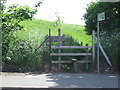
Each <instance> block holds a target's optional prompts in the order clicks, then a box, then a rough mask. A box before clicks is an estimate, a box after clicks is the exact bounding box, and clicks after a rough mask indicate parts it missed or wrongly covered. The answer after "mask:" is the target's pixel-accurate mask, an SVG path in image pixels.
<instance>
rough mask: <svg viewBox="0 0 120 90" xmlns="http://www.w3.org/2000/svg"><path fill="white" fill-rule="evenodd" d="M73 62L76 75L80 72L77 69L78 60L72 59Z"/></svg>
mask: <svg viewBox="0 0 120 90" xmlns="http://www.w3.org/2000/svg"><path fill="white" fill-rule="evenodd" d="M72 62H73V67H74V70H75V73H77V72H78V68H77V63H78V62H77V59H72Z"/></svg>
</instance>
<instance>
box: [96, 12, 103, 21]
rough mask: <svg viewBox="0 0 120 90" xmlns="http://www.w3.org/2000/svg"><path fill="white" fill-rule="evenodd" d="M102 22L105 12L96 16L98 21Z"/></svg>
mask: <svg viewBox="0 0 120 90" xmlns="http://www.w3.org/2000/svg"><path fill="white" fill-rule="evenodd" d="M103 20H105V12H102V13H99V14H98V21H103Z"/></svg>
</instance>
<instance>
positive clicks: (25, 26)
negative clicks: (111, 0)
mask: <svg viewBox="0 0 120 90" xmlns="http://www.w3.org/2000/svg"><path fill="white" fill-rule="evenodd" d="M35 13H36V10H35V9H32V8H29V7H27V6H19V5H13V6H10V7H8V8H7V7H5V6H4V5H3V12H2V35H3V37H2V38H3V41H2V51H3V53H2V68H3V71H21V72H23V71H35V70H39V71H43V70H44V69H45V68H47V69H48V67H49V65H50V62H49V60H50V58H51V57H50V56H49V51H48V48H47V47H44V46H43V47H42V48H40V49H39V50H37V52H36V53H34V51H35V49H36V48H37V47H38V46H39V45H40V43H41V42H42V41H43V40H44V37H45V35H46V34H48V29H49V28H50V29H51V30H52V35H53V36H54V35H57V29H58V28H61V33H62V34H66V35H70V36H72V37H74V40H75V42H77V43H81V42H82V41H84V42H83V45H85V43H87V42H88V43H89V44H90V45H91V36H88V35H86V33H85V32H84V31H83V30H84V26H79V25H69V24H63V23H61V22H59V21H57V22H58V23H59V24H58V25H56V26H55V22H48V21H44V20H37V19H33V16H34V14H35ZM81 36H83V37H81ZM68 42H72V41H71V40H68ZM69 44H70V43H69Z"/></svg>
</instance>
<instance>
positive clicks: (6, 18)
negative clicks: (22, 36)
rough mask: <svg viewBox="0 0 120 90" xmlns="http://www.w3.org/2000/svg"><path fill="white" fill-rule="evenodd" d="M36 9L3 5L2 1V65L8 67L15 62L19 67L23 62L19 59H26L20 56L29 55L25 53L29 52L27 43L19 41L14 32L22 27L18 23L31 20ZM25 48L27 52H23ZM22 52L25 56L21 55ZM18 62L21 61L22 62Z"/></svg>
mask: <svg viewBox="0 0 120 90" xmlns="http://www.w3.org/2000/svg"><path fill="white" fill-rule="evenodd" d="M36 11H37V10H36V9H32V8H30V7H28V6H19V5H12V6H9V7H5V6H4V2H3V3H2V11H1V18H2V62H3V67H5V66H6V67H8V68H9V66H8V65H12V64H16V63H17V65H18V67H19V66H20V65H24V63H22V62H21V61H20V60H24V62H25V60H26V59H22V58H25V57H29V56H28V55H25V54H29V53H31V52H30V50H31V47H29V49H28V46H29V45H27V44H26V43H27V41H21V40H19V39H17V37H16V35H15V34H16V32H17V31H18V30H22V28H23V27H22V26H21V25H20V22H22V21H24V20H32V18H33V15H34V14H35V13H36ZM21 43H22V44H21ZM25 45H26V46H25ZM27 49H28V50H29V51H27V52H28V53H25V51H26V50H27ZM23 54H24V56H25V57H24V56H23ZM16 56H17V57H16ZM29 58H30V57H29ZM26 61H27V60H26ZM18 62H21V63H22V64H20V63H18ZM10 63H11V64H10ZM17 65H16V66H17ZM29 65H30V64H29ZM16 68H17V67H16Z"/></svg>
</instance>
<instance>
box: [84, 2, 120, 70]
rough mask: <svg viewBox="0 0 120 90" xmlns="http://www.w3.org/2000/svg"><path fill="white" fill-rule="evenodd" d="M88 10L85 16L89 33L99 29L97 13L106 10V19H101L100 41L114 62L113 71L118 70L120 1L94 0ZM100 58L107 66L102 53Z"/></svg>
mask: <svg viewBox="0 0 120 90" xmlns="http://www.w3.org/2000/svg"><path fill="white" fill-rule="evenodd" d="M86 11H87V13H86V14H85V15H84V18H85V23H86V32H87V34H91V32H92V30H96V31H97V14H98V13H101V12H105V20H104V21H100V43H101V44H102V46H103V48H104V49H105V51H106V53H107V55H108V57H109V58H110V60H111V62H112V65H113V66H112V71H117V69H118V65H119V64H118V62H119V63H120V61H119V58H120V56H119V53H120V49H119V46H120V23H119V22H120V2H94V3H93V2H92V3H90V4H89V5H88V7H87V8H86ZM100 58H101V62H102V65H103V64H104V65H105V67H106V64H105V62H103V61H104V57H103V55H102V54H101V56H100ZM101 67H103V66H101Z"/></svg>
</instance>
